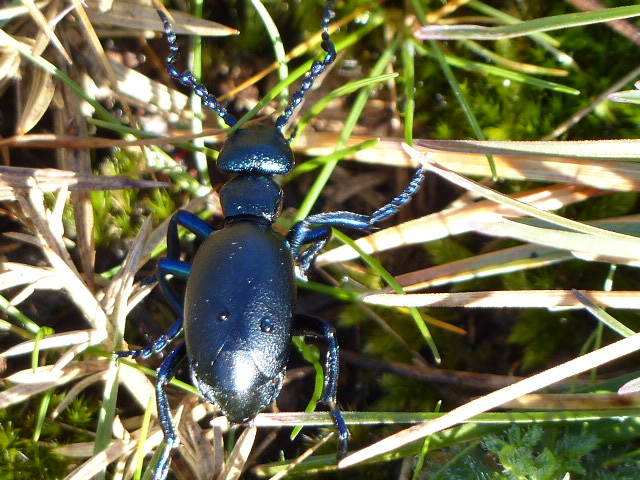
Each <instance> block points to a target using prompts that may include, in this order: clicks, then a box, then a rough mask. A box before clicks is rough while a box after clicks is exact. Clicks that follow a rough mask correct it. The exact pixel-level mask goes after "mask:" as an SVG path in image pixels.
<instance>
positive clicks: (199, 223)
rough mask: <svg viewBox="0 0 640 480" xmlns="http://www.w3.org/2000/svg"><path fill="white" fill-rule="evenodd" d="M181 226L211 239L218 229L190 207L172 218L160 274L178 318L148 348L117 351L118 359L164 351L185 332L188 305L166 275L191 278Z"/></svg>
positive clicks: (202, 237)
mask: <svg viewBox="0 0 640 480" xmlns="http://www.w3.org/2000/svg"><path fill="white" fill-rule="evenodd" d="M181 225H182V226H183V227H184V228H186V229H187V230H189V231H190V232H192V233H194V234H195V235H196V236H197V237H198V238H200V239H205V238H207V237H208V236H209V235H211V233H213V232H214V231H215V229H214V228H213V227H212V226H211V225H209V224H208V223H207V222H205V221H204V220H201V219H200V218H198V217H197V216H195V215H194V214H193V213H191V212H187V211H186V210H178V211H177V212H176V213H175V214H174V215H173V216H172V217H171V219H170V220H169V226H168V228H167V258H163V259H161V260H160V261H159V262H158V268H157V277H158V284H159V285H160V288H161V289H162V293H163V294H164V296H165V298H166V299H167V301H168V302H169V304H170V305H171V308H173V310H174V311H175V312H176V314H177V315H178V321H177V322H175V323H174V324H173V325H172V326H171V328H170V329H169V331H168V332H167V333H166V334H164V335H161V336H160V337H158V338H157V339H156V340H155V341H154V342H153V343H152V344H151V345H149V346H148V347H145V348H141V349H138V350H129V351H126V352H116V354H117V356H118V358H121V357H131V358H138V357H142V358H147V357H149V356H151V355H152V354H154V353H158V352H161V351H162V350H163V349H164V348H165V347H166V346H167V345H168V344H169V343H171V342H172V341H173V340H174V339H175V338H176V337H178V335H180V334H181V333H182V319H183V317H184V307H183V306H182V300H181V299H180V296H179V295H178V293H177V292H176V291H175V289H174V288H173V287H172V286H171V284H170V283H169V281H168V280H167V277H166V275H173V276H174V277H178V278H181V279H183V280H187V279H188V278H189V275H190V273H191V265H190V264H188V263H187V262H183V261H181V260H180V254H181V251H180V236H179V235H178V227H179V226H181Z"/></svg>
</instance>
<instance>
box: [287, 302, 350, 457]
mask: <svg viewBox="0 0 640 480" xmlns="http://www.w3.org/2000/svg"><path fill="white" fill-rule="evenodd" d="M298 334H302V335H305V336H309V337H313V338H323V339H324V340H326V341H327V343H328V344H329V348H328V349H327V356H326V359H325V367H324V387H323V389H322V398H321V399H320V401H321V402H322V403H323V404H325V405H326V406H327V407H328V408H329V412H330V413H331V417H332V418H333V423H334V425H335V426H336V429H337V430H338V460H341V459H343V458H344V457H345V456H346V455H347V446H348V442H349V435H350V433H349V429H348V428H347V424H346V422H345V421H344V418H343V417H342V411H341V410H340V406H339V405H338V401H337V399H336V396H337V391H338V374H339V368H340V361H339V355H338V341H337V340H336V331H335V329H334V328H333V325H331V324H330V323H329V322H327V321H325V320H323V319H321V318H318V317H313V316H311V315H304V314H300V313H298V314H296V316H295V318H294V335H298Z"/></svg>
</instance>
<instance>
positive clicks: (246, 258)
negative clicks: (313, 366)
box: [184, 222, 296, 422]
mask: <svg viewBox="0 0 640 480" xmlns="http://www.w3.org/2000/svg"><path fill="white" fill-rule="evenodd" d="M295 294H296V292H295V275H294V270H293V258H292V255H291V251H290V250H289V249H288V248H287V245H286V242H285V239H284V238H283V237H282V236H281V235H279V234H277V233H275V232H273V231H272V230H271V229H270V228H269V227H264V226H260V225H257V224H255V223H252V222H240V223H237V224H231V225H227V226H226V227H225V228H224V229H222V230H219V231H216V232H214V233H213V234H212V235H211V236H209V237H208V238H207V240H206V241H205V242H204V243H203V244H202V246H201V247H200V249H199V250H198V253H197V254H196V256H195V258H194V260H193V266H192V270H191V276H190V278H189V281H188V282H187V291H186V296H185V316H184V331H185V339H186V343H187V352H188V355H189V361H190V365H191V374H192V377H193V380H194V383H196V385H197V386H198V389H199V390H200V391H201V392H202V393H203V394H204V395H205V397H206V398H207V400H209V401H211V402H213V403H215V404H217V405H218V406H219V407H220V408H221V409H222V410H223V412H224V413H225V414H227V416H228V417H229V419H230V420H231V421H232V422H246V421H248V420H251V419H252V418H253V417H254V416H255V415H256V414H257V413H258V412H259V411H260V410H262V409H264V408H265V407H267V406H268V405H270V404H271V403H273V401H274V400H275V398H276V397H277V396H278V393H279V391H280V387H281V386H282V381H283V379H284V373H285V369H286V364H287V361H288V359H289V347H290V337H291V325H292V317H293V310H294V301H295Z"/></svg>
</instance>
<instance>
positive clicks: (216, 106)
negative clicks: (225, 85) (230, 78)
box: [158, 10, 286, 127]
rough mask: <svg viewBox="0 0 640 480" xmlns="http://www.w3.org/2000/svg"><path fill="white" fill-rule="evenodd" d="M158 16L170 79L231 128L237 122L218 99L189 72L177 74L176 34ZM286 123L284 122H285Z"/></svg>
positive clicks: (165, 19)
mask: <svg viewBox="0 0 640 480" xmlns="http://www.w3.org/2000/svg"><path fill="white" fill-rule="evenodd" d="M158 15H160V19H161V20H162V23H163V24H164V31H165V33H166V35H167V42H168V43H169V50H170V52H171V53H170V54H169V56H168V57H167V71H168V72H169V75H170V76H171V78H173V79H175V80H177V81H178V82H180V83H181V84H182V85H184V86H185V87H189V88H190V89H191V90H192V91H193V93H195V94H196V95H198V96H199V97H200V98H201V99H202V103H203V105H204V106H205V107H209V108H210V109H211V110H213V111H214V112H216V113H217V114H218V116H219V117H220V118H221V119H222V120H223V121H224V123H226V124H227V125H228V126H230V127H233V126H234V125H235V124H236V122H237V120H236V118H235V117H234V116H233V115H231V114H230V113H229V112H227V109H226V108H224V107H222V105H220V102H219V101H218V99H217V98H216V97H215V96H214V95H211V94H210V93H209V92H208V91H207V87H205V86H204V85H202V84H201V83H198V81H197V80H196V77H195V76H194V75H193V73H192V72H191V71H190V70H185V71H184V72H182V73H180V72H178V69H177V68H176V66H175V65H174V63H175V61H176V60H177V59H178V58H179V57H180V51H179V48H178V42H177V41H176V34H175V32H174V31H173V27H172V26H171V22H169V19H168V18H167V16H166V15H165V14H164V13H163V12H161V11H160V10H158ZM285 123H286V122H285Z"/></svg>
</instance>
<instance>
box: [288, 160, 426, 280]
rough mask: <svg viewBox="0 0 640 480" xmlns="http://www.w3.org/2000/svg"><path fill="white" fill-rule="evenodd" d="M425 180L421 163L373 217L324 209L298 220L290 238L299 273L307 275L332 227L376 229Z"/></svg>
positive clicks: (402, 204)
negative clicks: (401, 187) (407, 181)
mask: <svg viewBox="0 0 640 480" xmlns="http://www.w3.org/2000/svg"><path fill="white" fill-rule="evenodd" d="M423 179H424V168H423V167H422V166H420V167H419V168H418V169H417V170H416V172H415V173H414V175H413V178H412V179H411V181H410V182H409V185H407V187H406V188H405V189H404V190H403V191H402V193H400V195H398V196H397V197H395V198H394V199H393V200H391V201H390V202H389V203H387V204H386V205H384V206H383V207H382V208H379V209H378V210H376V211H375V212H373V214H371V215H370V216H367V215H360V214H358V213H353V212H344V211H342V212H325V213H318V214H316V215H311V216H309V217H307V218H305V219H304V220H301V221H299V222H298V223H296V224H295V225H294V226H293V228H292V229H291V231H290V232H289V235H288V236H287V239H288V240H289V244H290V245H291V252H292V254H293V258H294V260H295V261H296V262H297V263H298V265H299V268H300V271H301V275H300V276H301V277H302V278H303V279H304V278H305V275H306V273H307V271H308V270H309V268H310V267H311V265H312V264H313V261H314V260H315V259H316V257H317V256H318V254H319V253H320V251H321V250H322V249H323V248H324V246H325V245H326V243H327V242H328V241H329V239H330V238H331V228H332V227H334V228H338V229H346V230H359V231H363V232H368V231H371V230H374V229H375V224H376V223H378V222H381V221H383V220H386V219H387V218H389V217H391V216H393V215H395V214H396V213H398V211H399V210H400V208H402V206H404V205H406V204H407V203H409V202H410V201H411V197H413V195H415V194H416V192H417V191H418V190H419V189H420V184H421V183H422V180H423ZM307 244H310V246H309V247H308V248H307V249H306V250H304V251H301V249H302V247H303V246H304V245H307Z"/></svg>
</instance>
